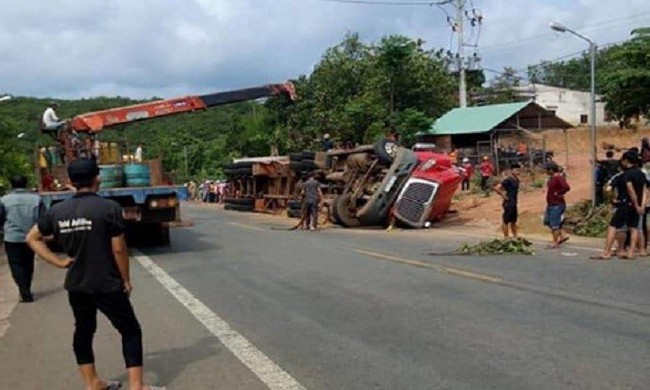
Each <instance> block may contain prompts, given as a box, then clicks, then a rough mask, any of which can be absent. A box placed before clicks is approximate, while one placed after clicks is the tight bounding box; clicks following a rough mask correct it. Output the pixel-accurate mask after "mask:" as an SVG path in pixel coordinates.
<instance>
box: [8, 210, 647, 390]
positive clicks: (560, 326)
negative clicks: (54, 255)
mask: <svg viewBox="0 0 650 390" xmlns="http://www.w3.org/2000/svg"><path fill="white" fill-rule="evenodd" d="M183 213H184V215H185V217H186V218H188V219H190V220H193V221H194V223H195V226H194V227H192V228H183V229H175V230H174V231H173V238H172V241H173V246H172V248H166V249H143V250H142V252H143V253H144V255H145V257H144V259H145V260H147V261H149V260H150V262H151V264H155V269H152V268H147V269H145V268H143V266H142V265H140V264H145V263H142V262H141V263H134V267H133V272H134V279H135V284H136V287H135V288H136V292H135V294H134V297H133V300H134V303H135V306H136V311H137V312H138V314H139V316H140V319H141V322H142V324H143V328H144V332H145V343H146V350H147V356H146V368H147V377H148V379H149V380H152V381H156V382H158V383H165V384H167V385H169V386H170V388H172V389H189V388H198V389H258V388H259V389H263V388H267V387H269V383H271V386H270V387H273V383H272V382H273V381H272V380H271V381H270V382H269V375H266V374H267V373H268V372H269V370H271V371H272V369H273V368H274V367H275V368H277V369H279V370H281V371H282V373H284V374H286V375H287V377H288V378H290V379H292V380H293V381H295V382H293V383H294V384H299V385H300V386H302V387H304V388H307V389H647V388H650V303H649V302H648V297H650V260H643V261H637V262H620V261H612V262H590V261H589V260H587V257H588V256H589V255H590V254H593V251H589V250H588V249H584V248H575V247H571V246H568V247H566V248H564V249H562V250H559V251H549V250H544V249H540V250H538V253H537V255H535V256H531V257H523V256H504V257H469V256H442V255H438V256H432V255H430V253H431V252H445V251H450V250H453V249H455V248H457V247H458V246H459V245H460V244H461V243H463V242H474V241H477V240H479V239H480V238H481V237H478V236H477V235H476V234H474V233H473V232H462V231H461V232H451V231H448V230H443V229H439V228H436V229H432V230H429V231H426V232H409V231H398V232H392V233H385V232H383V231H348V230H344V229H328V230H325V231H321V232H315V233H311V232H289V231H284V230H275V229H274V228H279V227H284V226H286V223H282V222H280V221H279V220H274V219H272V218H267V217H259V216H255V215H251V214H238V213H233V212H225V211H218V210H214V209H208V208H203V207H197V206H186V207H184V210H183ZM145 265H146V264H145ZM62 276H63V275H62V274H61V273H60V272H58V271H57V270H52V269H51V268H48V267H46V266H45V265H42V264H39V267H38V269H37V279H36V283H37V286H38V287H37V289H36V294H37V298H38V300H37V302H36V303H35V304H33V305H22V304H21V305H19V306H18V307H17V308H16V309H15V310H14V312H13V314H12V315H11V318H10V322H11V327H10V328H9V329H8V331H7V333H6V334H5V336H4V337H2V338H0V361H1V362H3V363H2V364H0V389H5V388H7V389H9V388H11V389H14V388H15V389H21V388H24V389H41V388H52V389H59V388H60V389H69V388H81V387H80V386H76V387H75V386H72V387H71V383H74V384H76V383H78V379H77V377H76V375H77V374H76V373H75V371H74V362H73V360H72V355H71V348H70V335H71V329H72V320H71V318H70V313H69V309H67V307H66V303H65V293H64V292H63V291H61V289H60V287H59V286H60V283H61V279H62ZM200 321H203V323H202V322H200ZM225 323H227V324H228V325H229V326H230V328H231V330H228V331H225V332H224V331H219V330H218V329H221V328H223V326H225V325H223V324H225ZM220 327H221V328H220ZM215 329H217V330H215ZM242 340H244V341H246V342H248V343H250V345H249V344H246V345H244V346H242V345H243V344H242ZM97 350H98V352H97V355H98V356H101V359H102V362H101V364H100V368H101V369H102V372H104V373H106V376H107V377H110V378H118V379H119V378H122V379H123V374H122V373H121V370H122V368H121V364H122V363H121V358H120V355H119V337H118V336H117V335H115V333H114V332H113V331H112V330H111V329H110V326H109V325H108V324H107V323H106V322H105V321H104V322H102V323H101V325H100V332H99V334H98V336H97ZM242 351H243V352H242ZM250 356H253V357H252V358H249V357H250ZM255 356H263V357H265V358H268V362H267V363H264V361H263V360H260V359H257V360H256V359H255ZM265 364H266V365H265ZM271 378H272V376H271ZM272 379H273V378H272ZM75 381H76V382H75ZM275 383H276V387H275V388H282V385H280V387H278V385H277V383H280V384H282V383H289V382H282V380H280V381H279V382H275ZM45 386H48V387H45ZM287 386H288V385H287Z"/></svg>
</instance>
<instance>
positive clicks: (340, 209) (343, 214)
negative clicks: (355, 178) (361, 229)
mask: <svg viewBox="0 0 650 390" xmlns="http://www.w3.org/2000/svg"><path fill="white" fill-rule="evenodd" d="M349 205H350V194H343V195H339V196H338V197H336V199H334V204H333V207H332V216H333V217H334V221H336V223H337V224H339V225H341V226H345V227H358V226H361V221H359V219H358V218H357V217H356V215H355V214H354V213H353V212H352V211H351V210H350V206H349Z"/></svg>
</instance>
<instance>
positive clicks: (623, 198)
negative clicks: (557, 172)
mask: <svg viewBox="0 0 650 390" xmlns="http://www.w3.org/2000/svg"><path fill="white" fill-rule="evenodd" d="M640 163H641V159H640V158H639V155H638V154H637V153H634V152H630V151H628V152H625V153H624V154H623V157H621V166H622V167H623V169H624V172H623V173H622V174H621V176H619V177H618V178H617V179H616V180H615V184H614V185H615V186H616V192H617V200H616V211H615V212H614V215H613V216H612V219H611V221H610V223H609V229H608V231H607V241H606V243H605V249H604V251H603V254H602V255H600V256H594V257H592V259H595V260H609V259H610V258H611V255H612V246H613V245H614V241H615V239H616V234H617V231H619V230H621V229H622V228H627V229H628V231H629V234H630V245H629V247H628V250H627V254H623V252H622V251H621V250H620V248H619V253H620V254H621V256H620V257H621V258H622V259H627V260H634V251H635V250H636V248H637V246H638V241H639V221H640V218H641V216H642V215H643V213H644V204H643V203H644V202H643V192H644V189H645V185H646V177H645V174H644V173H643V171H641V169H640V168H639V165H640Z"/></svg>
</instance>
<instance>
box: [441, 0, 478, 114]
mask: <svg viewBox="0 0 650 390" xmlns="http://www.w3.org/2000/svg"><path fill="white" fill-rule="evenodd" d="M434 4H435V5H436V6H437V7H438V8H440V9H441V10H442V11H443V12H444V13H445V15H447V23H448V24H449V26H450V27H451V30H452V34H453V35H455V37H456V48H454V50H456V53H455V54H452V53H451V50H452V49H451V48H450V51H449V52H448V56H449V57H448V59H449V62H448V66H449V71H450V72H452V73H454V74H455V73H456V72H458V81H459V83H458V103H459V106H460V107H461V108H465V107H467V71H468V70H476V69H478V68H480V64H479V63H480V61H481V58H480V57H479V55H478V41H479V38H480V36H481V27H482V25H483V13H482V12H481V11H480V10H479V9H477V8H474V2H472V8H471V9H467V8H466V5H467V0H444V1H440V2H438V3H434ZM465 19H467V20H465ZM466 28H467V29H468V30H470V31H469V33H466V31H465V29H466ZM466 35H469V39H467V38H466ZM466 47H469V48H472V50H473V51H474V53H473V55H472V56H471V57H468V58H466V57H465V48H466Z"/></svg>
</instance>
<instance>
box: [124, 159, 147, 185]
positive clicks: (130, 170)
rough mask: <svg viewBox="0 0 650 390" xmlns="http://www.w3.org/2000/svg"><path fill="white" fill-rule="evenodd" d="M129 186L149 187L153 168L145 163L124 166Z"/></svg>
mask: <svg viewBox="0 0 650 390" xmlns="http://www.w3.org/2000/svg"><path fill="white" fill-rule="evenodd" d="M124 175H125V176H126V186H127V187H149V186H150V185H151V170H150V169H149V166H148V165H145V164H127V165H125V166H124Z"/></svg>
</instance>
